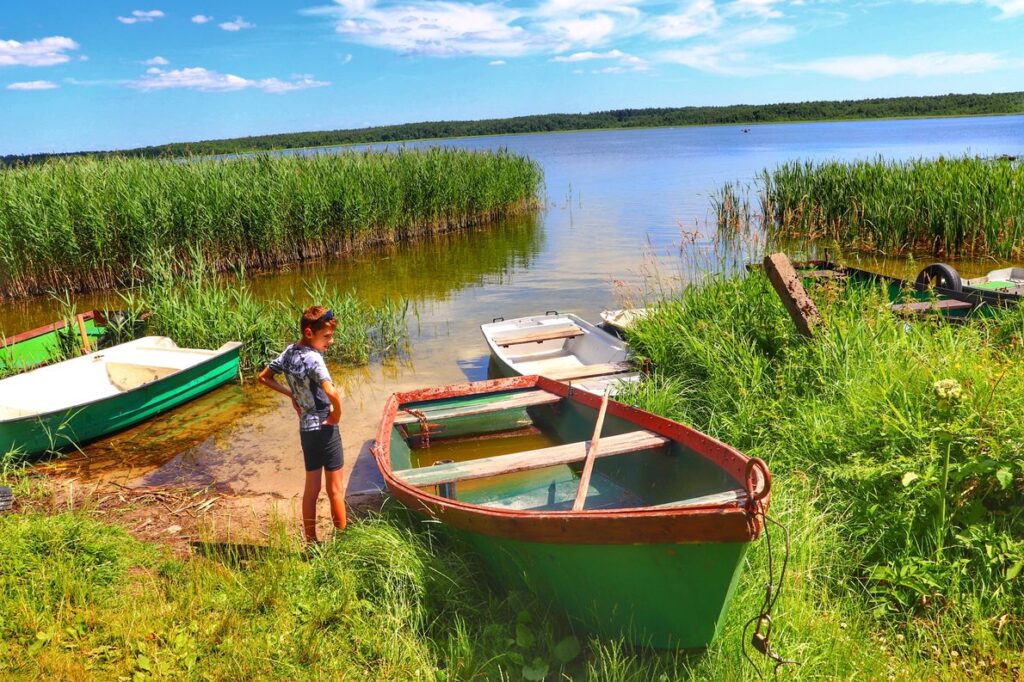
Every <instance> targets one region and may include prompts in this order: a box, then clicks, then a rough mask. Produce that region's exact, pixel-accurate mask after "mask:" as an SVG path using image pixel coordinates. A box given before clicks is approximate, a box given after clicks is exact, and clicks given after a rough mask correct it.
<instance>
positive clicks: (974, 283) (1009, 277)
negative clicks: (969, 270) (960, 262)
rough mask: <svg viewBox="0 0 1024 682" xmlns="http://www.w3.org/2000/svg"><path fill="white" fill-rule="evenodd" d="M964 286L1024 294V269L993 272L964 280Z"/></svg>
mask: <svg viewBox="0 0 1024 682" xmlns="http://www.w3.org/2000/svg"><path fill="white" fill-rule="evenodd" d="M964 286H968V287H974V288H975V289H984V290H985V291H1002V292H1007V293H1015V294H1018V295H1020V294H1024V268H1001V269H999V270H993V271H992V272H990V273H988V274H987V275H985V276H984V277H975V278H973V279H967V280H964Z"/></svg>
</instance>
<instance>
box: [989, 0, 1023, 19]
mask: <svg viewBox="0 0 1024 682" xmlns="http://www.w3.org/2000/svg"><path fill="white" fill-rule="evenodd" d="M985 4H986V5H989V6H990V7H995V8H996V9H998V10H999V18H1000V19H1012V18H1013V17H1019V16H1021V15H1022V14H1024V0H985Z"/></svg>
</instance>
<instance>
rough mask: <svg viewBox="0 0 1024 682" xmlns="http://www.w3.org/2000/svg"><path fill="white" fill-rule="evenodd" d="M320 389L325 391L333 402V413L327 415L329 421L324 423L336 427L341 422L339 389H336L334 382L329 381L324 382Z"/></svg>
mask: <svg viewBox="0 0 1024 682" xmlns="http://www.w3.org/2000/svg"><path fill="white" fill-rule="evenodd" d="M320 387H321V388H323V389H324V393H325V394H326V395H327V398H328V399H329V400H330V401H331V413H330V414H329V415H327V419H325V420H324V423H325V424H327V425H328V426H334V425H335V424H337V423H338V421H340V420H341V394H340V393H338V389H337V388H335V387H334V382H333V381H331V380H329V379H328V380H327V381H324V382H322V383H321V384H320Z"/></svg>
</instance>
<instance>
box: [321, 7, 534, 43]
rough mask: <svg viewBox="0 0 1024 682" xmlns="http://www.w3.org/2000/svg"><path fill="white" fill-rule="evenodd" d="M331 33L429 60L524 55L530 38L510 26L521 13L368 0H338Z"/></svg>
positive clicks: (510, 10) (520, 30)
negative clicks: (336, 16) (377, 3)
mask: <svg viewBox="0 0 1024 682" xmlns="http://www.w3.org/2000/svg"><path fill="white" fill-rule="evenodd" d="M337 2H338V5H339V7H338V8H337V10H336V12H335V13H337V14H339V15H340V20H339V21H338V23H337V26H336V28H335V30H336V31H337V32H338V33H340V34H342V35H344V36H346V37H348V38H350V39H351V40H353V41H355V42H359V43H363V44H366V45H371V46H373V47H381V48H386V49H391V50H395V51H398V52H407V53H413V54H427V55H434V56H454V55H474V54H477V55H489V56H495V57H507V56H516V55H521V54H524V53H526V52H527V51H528V44H529V43H530V41H531V37H530V35H529V33H528V32H527V31H526V30H525V29H524V28H522V27H521V26H513V25H512V22H513V21H515V20H517V19H519V18H520V17H521V16H522V14H521V13H520V12H519V11H518V10H513V9H508V8H506V7H504V6H502V5H498V4H493V3H482V4H478V5H465V4H459V3H455V2H448V1H446V0H424V1H422V2H419V4H415V5H401V6H394V5H389V6H380V7H379V6H377V5H375V4H374V3H373V2H372V0H337Z"/></svg>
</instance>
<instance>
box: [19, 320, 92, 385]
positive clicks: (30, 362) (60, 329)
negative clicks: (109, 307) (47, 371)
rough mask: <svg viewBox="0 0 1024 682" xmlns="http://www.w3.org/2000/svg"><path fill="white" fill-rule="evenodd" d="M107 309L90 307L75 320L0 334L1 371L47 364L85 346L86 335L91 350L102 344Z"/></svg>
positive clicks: (20, 369)
mask: <svg viewBox="0 0 1024 682" xmlns="http://www.w3.org/2000/svg"><path fill="white" fill-rule="evenodd" d="M106 325H107V320H106V317H105V316H104V313H102V312H100V311H98V310H90V311H89V312H86V313H82V314H81V315H79V316H78V319H76V321H75V324H71V325H68V323H67V322H65V321H63V320H61V321H58V322H53V323H51V324H47V325H43V326H42V327H36V328H35V329H30V330H28V331H26V332H22V333H20V334H15V335H14V336H8V337H6V338H3V337H0V372H5V373H7V372H17V371H22V370H26V369H31V368H32V367H38V366H39V365H45V364H48V363H50V362H53V361H55V360H59V359H61V358H63V357H67V355H68V354H69V352H72V351H74V352H77V351H78V349H80V348H82V347H83V345H84V341H83V339H82V337H83V336H84V337H85V338H86V339H88V341H89V348H90V350H92V349H96V348H98V347H99V342H100V338H101V337H102V336H103V335H104V333H106Z"/></svg>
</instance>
